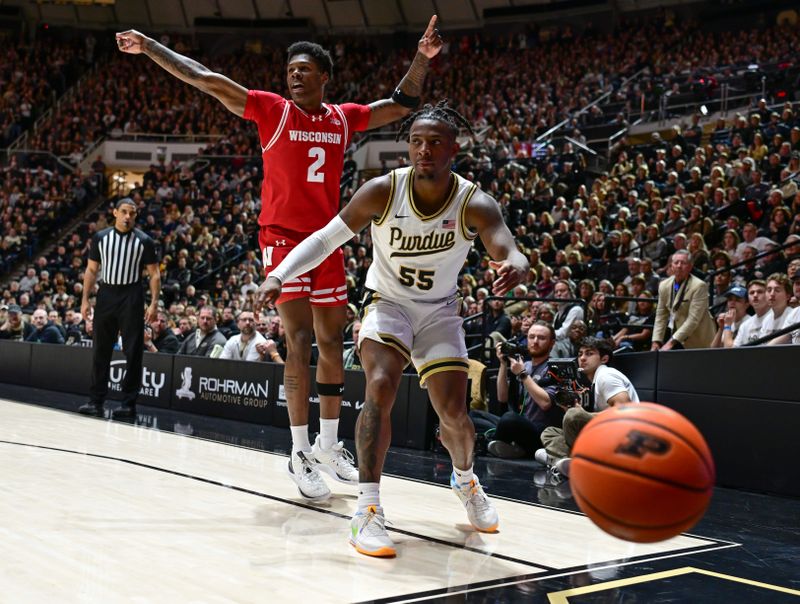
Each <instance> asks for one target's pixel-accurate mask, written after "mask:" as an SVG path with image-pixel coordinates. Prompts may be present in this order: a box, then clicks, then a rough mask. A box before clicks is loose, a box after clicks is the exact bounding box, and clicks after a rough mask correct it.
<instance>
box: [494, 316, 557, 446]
mask: <svg viewBox="0 0 800 604" xmlns="http://www.w3.org/2000/svg"><path fill="white" fill-rule="evenodd" d="M555 341H556V336H555V331H554V330H553V328H552V326H550V325H548V324H547V323H545V322H543V321H536V322H534V324H533V325H531V327H530V329H528V342H527V344H528V346H527V350H524V349H521V348H519V347H516V346H514V345H513V344H511V343H509V342H501V343H498V344H497V345H496V347H495V349H496V351H497V358H498V359H499V360H500V371H499V372H498V374H497V400H498V402H499V403H500V404H503V403H506V404H508V408H509V410H508V411H507V412H506V413H505V414H503V415H502V416H501V417H500V418H498V420H497V425H496V428H495V434H494V440H492V441H491V442H490V443H489V445H488V448H489V453H491V454H492V455H494V456H495V457H503V458H509V459H511V458H520V457H526V456H527V457H532V456H533V454H534V452H535V451H536V450H537V449H538V448H540V447H541V446H542V441H541V438H540V435H541V433H542V431H543V430H544V429H545V428H547V427H548V426H560V425H561V421H562V418H563V411H562V410H561V409H559V408H558V407H557V406H556V405H555V403H554V397H555V394H556V388H555V383H554V382H553V381H552V378H551V377H550V376H549V374H548V361H549V359H550V351H551V350H552V349H553V345H554V344H555ZM523 355H525V356H528V355H529V356H530V358H531V360H530V361H523V360H522V357H523ZM509 373H510V374H511V375H513V376H514V377H515V378H516V385H517V388H518V391H517V393H516V394H517V396H516V397H514V398H515V400H516V401H522V403H521V405H516V404H514V403H513V402H511V401H510V399H509V389H510V386H509V381H510V379H511V376H510V375H509Z"/></svg>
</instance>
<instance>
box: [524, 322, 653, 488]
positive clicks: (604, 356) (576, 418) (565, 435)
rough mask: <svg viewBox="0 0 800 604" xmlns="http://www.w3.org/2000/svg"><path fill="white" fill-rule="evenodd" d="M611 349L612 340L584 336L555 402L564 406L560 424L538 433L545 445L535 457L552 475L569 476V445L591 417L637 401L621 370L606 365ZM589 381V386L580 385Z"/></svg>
mask: <svg viewBox="0 0 800 604" xmlns="http://www.w3.org/2000/svg"><path fill="white" fill-rule="evenodd" d="M613 353H614V343H613V341H611V340H607V339H600V338H595V337H587V338H584V339H583V341H582V342H581V346H580V350H579V351H578V359H577V364H578V367H579V368H580V371H581V372H582V375H580V374H578V373H577V372H576V375H575V378H576V379H575V380H573V381H572V385H573V386H572V388H571V389H563V390H561V391H560V392H559V394H558V396H557V397H556V402H557V403H558V405H559V406H560V407H561V408H562V409H563V410H564V421H563V426H562V428H546V429H545V430H544V431H543V432H542V435H541V439H542V443H543V444H544V448H542V449H539V450H538V451H536V454H535V458H536V461H538V462H540V463H543V464H545V465H547V466H548V467H549V468H551V469H552V470H553V473H554V474H555V475H562V476H569V462H570V458H569V456H570V453H571V451H572V446H573V444H574V443H575V439H576V438H578V434H580V431H581V430H583V428H584V426H586V424H588V423H589V422H590V421H591V420H592V418H593V417H594V416H595V415H596V414H597V413H599V412H600V411H603V410H605V409H608V408H609V407H613V406H614V405H621V404H623V403H638V402H639V395H638V394H637V393H636V388H634V387H633V384H631V381H630V380H629V379H628V378H627V377H626V376H625V374H623V373H622V372H621V371H619V370H617V369H614V368H612V367H609V366H608V365H607V363H609V362H610V361H611V357H612V356H613ZM585 384H589V386H588V387H583V386H584V385H585Z"/></svg>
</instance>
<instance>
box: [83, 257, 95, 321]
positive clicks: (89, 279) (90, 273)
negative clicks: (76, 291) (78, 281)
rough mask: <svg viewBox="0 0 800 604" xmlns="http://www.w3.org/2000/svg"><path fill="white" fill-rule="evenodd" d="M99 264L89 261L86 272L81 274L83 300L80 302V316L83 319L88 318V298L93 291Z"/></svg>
mask: <svg viewBox="0 0 800 604" xmlns="http://www.w3.org/2000/svg"><path fill="white" fill-rule="evenodd" d="M99 269H100V263H99V262H98V261H97V260H89V261H88V262H87V263H86V271H85V272H84V273H83V300H82V301H81V314H82V315H83V317H84V318H85V319H88V318H89V296H91V295H92V292H93V291H94V285H95V283H97V271H98V270H99Z"/></svg>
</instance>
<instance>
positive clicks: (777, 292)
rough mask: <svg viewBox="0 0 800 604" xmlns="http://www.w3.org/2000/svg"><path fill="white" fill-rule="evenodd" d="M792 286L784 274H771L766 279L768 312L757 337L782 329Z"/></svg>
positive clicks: (787, 312)
mask: <svg viewBox="0 0 800 604" xmlns="http://www.w3.org/2000/svg"><path fill="white" fill-rule="evenodd" d="M791 297H792V284H791V283H790V282H789V278H788V277H787V276H786V275H785V274H784V273H773V274H772V275H770V276H769V277H768V278H767V302H768V303H769V311H768V312H767V316H766V317H764V322H763V323H762V324H761V331H760V332H759V337H762V338H763V337H764V336H768V335H770V334H772V333H775V332H776V331H778V330H780V329H782V328H783V326H784V324H785V323H786V319H787V318H788V317H789V315H790V314H791V313H790V312H789V310H790V308H789V299H790V298H791Z"/></svg>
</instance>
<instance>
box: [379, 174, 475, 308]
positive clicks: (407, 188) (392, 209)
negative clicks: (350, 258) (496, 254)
mask: <svg viewBox="0 0 800 604" xmlns="http://www.w3.org/2000/svg"><path fill="white" fill-rule="evenodd" d="M453 176H454V183H453V188H452V189H451V191H450V194H449V196H448V198H447V202H446V203H445V204H444V206H443V207H442V209H441V210H439V211H438V212H435V213H434V214H431V215H429V216H426V215H424V214H423V213H422V212H420V211H419V210H418V209H417V207H416V205H415V204H414V192H413V189H412V183H413V178H414V169H413V168H400V169H398V170H394V171H392V172H391V174H390V178H391V183H392V184H391V190H390V193H389V201H388V202H387V204H386V208H385V209H384V211H383V214H382V215H381V217H380V218H378V219H377V220H373V222H372V265H371V266H370V267H369V271H368V272H367V283H366V286H367V288H368V289H371V290H373V291H375V292H378V293H379V294H380V295H381V296H382V297H385V298H388V299H390V300H398V301H402V300H415V301H435V300H443V299H445V298H448V297H450V296H452V295H453V294H455V292H456V289H457V283H458V274H459V272H460V271H461V269H462V268H463V266H464V260H465V259H466V257H467V253H468V252H469V249H470V247H471V246H472V241H473V239H475V237H476V236H477V233H474V232H472V231H470V230H469V229H468V227H467V225H466V223H465V221H464V213H465V210H466V207H467V203H469V200H470V199H471V198H472V195H473V194H474V193H475V190H476V188H477V186H476V185H475V184H473V183H471V182H469V181H468V180H465V179H463V178H461V177H460V176H458V175H457V174H453Z"/></svg>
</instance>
